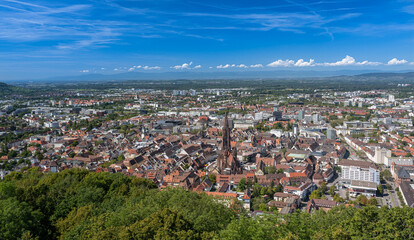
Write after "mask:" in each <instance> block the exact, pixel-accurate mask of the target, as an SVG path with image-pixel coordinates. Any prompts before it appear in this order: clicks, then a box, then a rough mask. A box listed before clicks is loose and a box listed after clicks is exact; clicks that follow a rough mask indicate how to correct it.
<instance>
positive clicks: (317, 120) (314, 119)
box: [312, 113, 319, 123]
mask: <svg viewBox="0 0 414 240" xmlns="http://www.w3.org/2000/svg"><path fill="white" fill-rule="evenodd" d="M312 121H313V123H319V114H317V113H315V114H313V115H312Z"/></svg>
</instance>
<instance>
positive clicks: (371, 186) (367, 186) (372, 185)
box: [350, 180, 377, 189]
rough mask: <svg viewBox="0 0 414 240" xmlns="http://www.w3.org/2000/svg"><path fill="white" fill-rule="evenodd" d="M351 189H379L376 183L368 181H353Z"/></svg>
mask: <svg viewBox="0 0 414 240" xmlns="http://www.w3.org/2000/svg"><path fill="white" fill-rule="evenodd" d="M350 187H351V188H352V187H356V188H365V189H377V184H376V183H375V182H368V181H359V180H351V186H350Z"/></svg>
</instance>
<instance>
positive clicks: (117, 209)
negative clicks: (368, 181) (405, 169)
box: [0, 169, 414, 240]
mask: <svg viewBox="0 0 414 240" xmlns="http://www.w3.org/2000/svg"><path fill="white" fill-rule="evenodd" d="M236 210H237V208H227V207H225V206H224V205H222V204H219V203H216V202H215V201H214V200H213V199H212V198H211V197H209V196H207V195H206V194H198V193H193V192H186V191H184V190H179V189H168V190H162V191H160V190H158V189H157V188H156V186H155V185H154V184H153V183H152V182H151V181H149V180H145V179H138V178H134V177H126V176H124V175H122V174H110V173H92V172H88V171H85V170H79V169H72V170H66V171H63V172H60V173H57V174H46V175H44V174H42V173H41V172H40V171H38V170H36V169H29V170H28V171H27V172H26V173H18V172H14V173H12V174H10V175H8V176H6V178H5V180H4V181H2V182H0V239H19V238H20V239H36V238H37V239H100V240H101V239H410V238H413V232H414V210H413V209H410V208H407V207H405V208H395V209H387V208H381V209H378V208H375V207H365V208H363V209H357V208H353V207H345V206H343V207H337V208H335V209H333V210H331V211H329V212H324V211H317V212H315V213H313V214H307V213H295V214H292V215H289V216H285V217H284V218H282V217H281V216H280V215H277V214H274V215H269V216H262V217H256V218H250V217H247V216H245V214H243V213H242V214H240V215H236V214H235V211H236Z"/></svg>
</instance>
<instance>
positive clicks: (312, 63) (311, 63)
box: [295, 59, 315, 67]
mask: <svg viewBox="0 0 414 240" xmlns="http://www.w3.org/2000/svg"><path fill="white" fill-rule="evenodd" d="M311 66H315V60H313V59H309V62H305V61H304V60H303V59H299V60H298V61H297V62H296V63H295V67H311Z"/></svg>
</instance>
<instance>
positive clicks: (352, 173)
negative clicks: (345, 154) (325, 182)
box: [338, 160, 380, 185]
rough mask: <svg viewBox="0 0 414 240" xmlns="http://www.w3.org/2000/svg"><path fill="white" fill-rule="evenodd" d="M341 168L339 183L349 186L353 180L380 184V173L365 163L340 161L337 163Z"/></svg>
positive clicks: (371, 165) (375, 167) (368, 163)
mask: <svg viewBox="0 0 414 240" xmlns="http://www.w3.org/2000/svg"><path fill="white" fill-rule="evenodd" d="M338 165H339V166H340V167H341V182H342V183H343V184H344V185H351V183H352V181H353V180H356V181H364V182H374V183H376V184H377V185H378V184H379V183H380V171H379V169H378V167H377V166H376V165H375V164H374V163H372V162H367V161H353V160H342V161H340V162H339V163H338Z"/></svg>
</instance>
